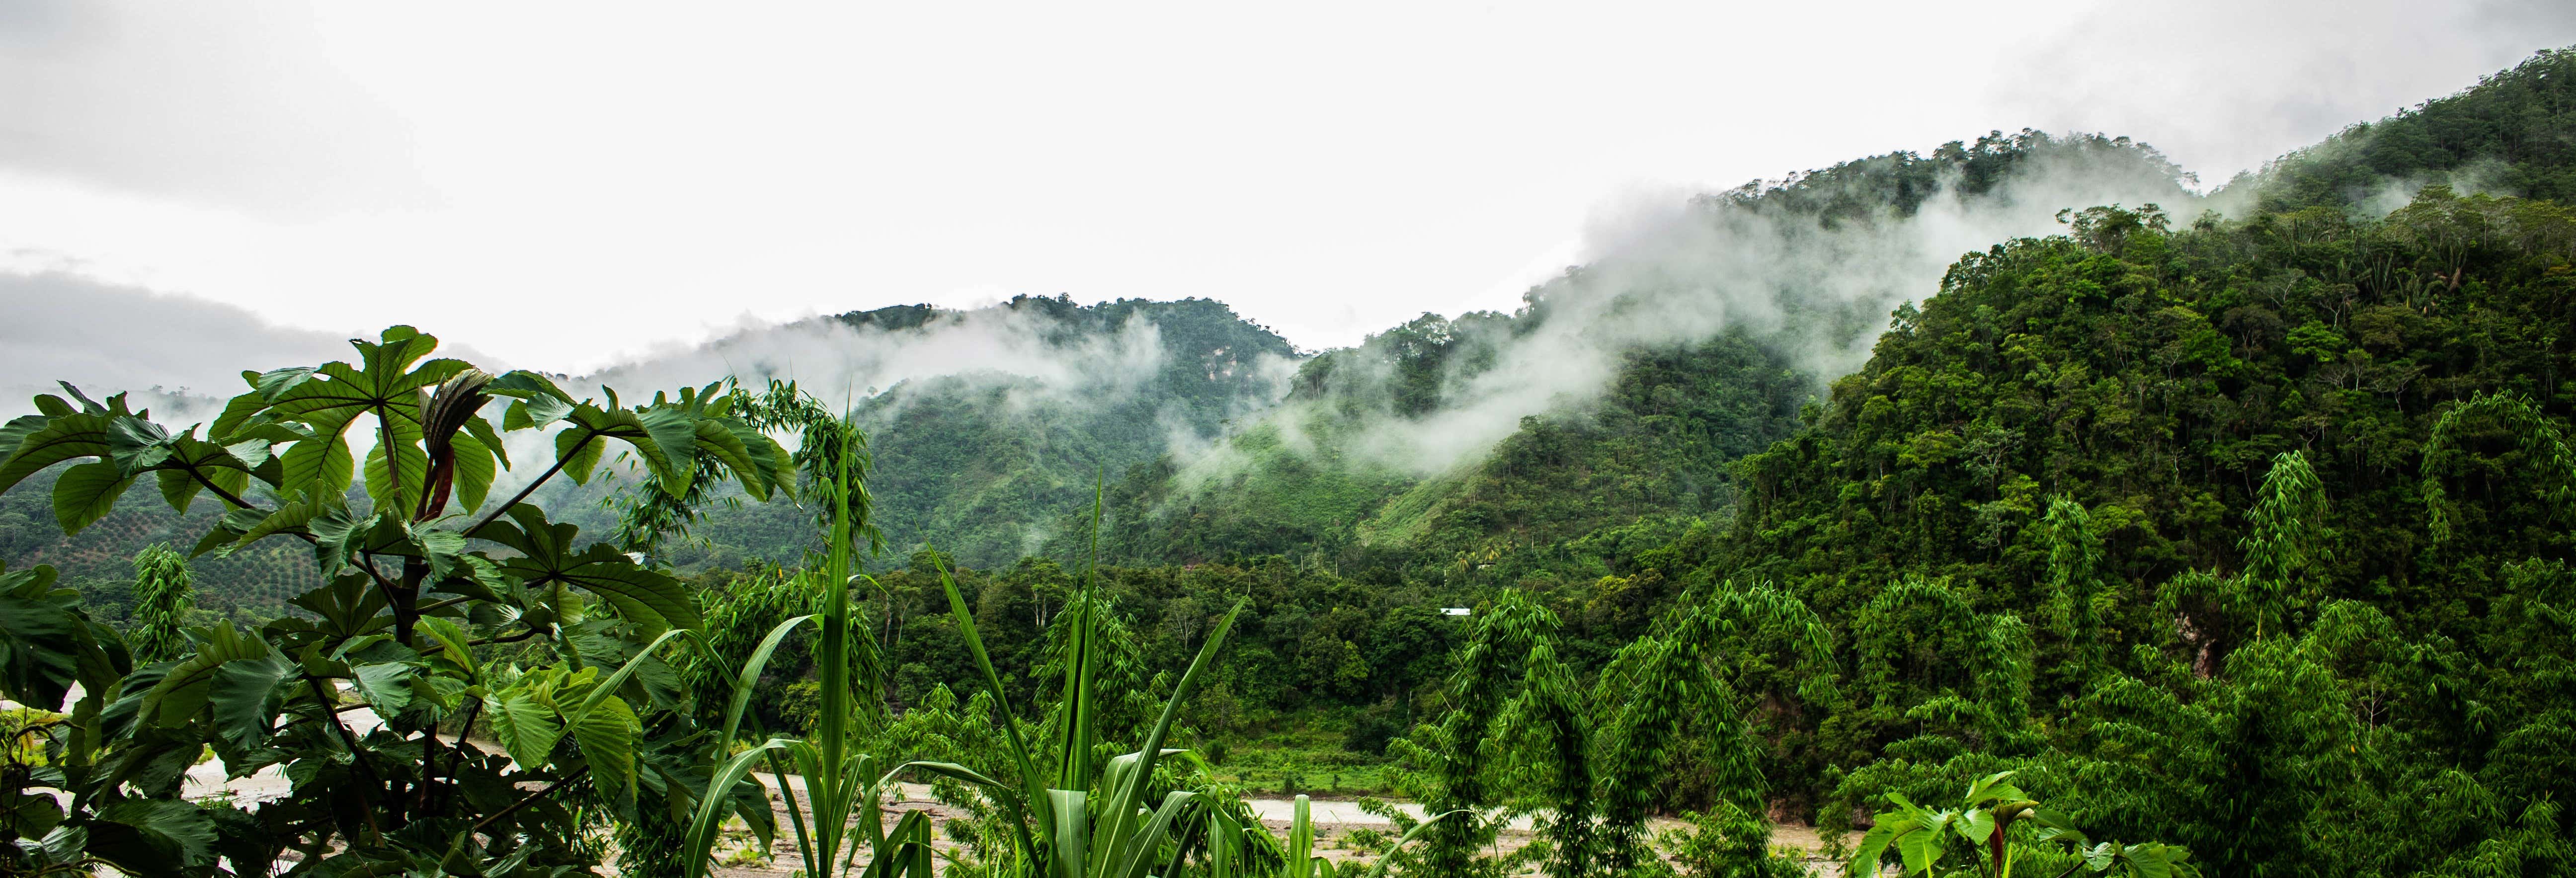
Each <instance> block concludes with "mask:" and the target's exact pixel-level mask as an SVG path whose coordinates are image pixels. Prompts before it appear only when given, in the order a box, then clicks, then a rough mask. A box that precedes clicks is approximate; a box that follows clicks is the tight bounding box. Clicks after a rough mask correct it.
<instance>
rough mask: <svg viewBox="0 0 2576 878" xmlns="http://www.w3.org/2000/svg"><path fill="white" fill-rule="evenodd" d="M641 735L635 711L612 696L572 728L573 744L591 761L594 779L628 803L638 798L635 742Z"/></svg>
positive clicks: (584, 715) (623, 701) (592, 707)
mask: <svg viewBox="0 0 2576 878" xmlns="http://www.w3.org/2000/svg"><path fill="white" fill-rule="evenodd" d="M642 735H643V728H642V726H641V725H640V724H638V723H637V721H636V719H635V709H634V708H631V707H628V706H626V699H623V698H618V697H616V696H613V695H612V696H609V697H608V698H604V699H601V700H600V702H599V703H598V704H596V705H592V706H591V708H590V709H589V710H588V711H586V712H584V714H583V715H582V717H581V718H580V719H578V720H575V721H574V722H573V724H572V739H573V743H574V744H577V745H579V746H580V747H581V757H582V758H583V759H586V760H589V761H590V775H591V777H593V778H596V779H597V780H598V782H599V784H600V786H601V787H602V788H603V789H605V790H606V791H607V792H608V793H609V794H610V795H612V796H616V797H618V798H621V799H625V800H628V801H632V800H633V799H634V796H635V741H636V739H637V738H638V737H641V736H642Z"/></svg>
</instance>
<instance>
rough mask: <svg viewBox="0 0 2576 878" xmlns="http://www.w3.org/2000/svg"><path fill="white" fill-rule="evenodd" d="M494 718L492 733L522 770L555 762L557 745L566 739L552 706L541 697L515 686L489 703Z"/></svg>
mask: <svg viewBox="0 0 2576 878" xmlns="http://www.w3.org/2000/svg"><path fill="white" fill-rule="evenodd" d="M485 709H486V710H488V711H489V712H490V716H491V717H492V732H493V734H494V735H496V736H498V737H499V738H500V739H501V749H502V751H503V752H506V753H508V754H510V759H511V761H513V762H517V763H519V767H520V768H524V769H535V768H539V767H542V766H544V765H545V764H546V761H547V760H548V759H550V758H552V754H553V753H554V752H555V742H556V741H559V740H562V739H563V723H562V722H560V721H558V720H557V719H556V718H555V709H554V707H553V706H552V705H549V704H547V703H546V702H545V701H543V700H541V699H539V698H538V697H537V693H536V692H534V691H532V690H531V689H529V688H525V687H518V686H514V687H512V688H510V689H507V690H504V691H503V692H501V693H500V694H499V695H495V696H493V697H492V698H491V699H490V700H489V701H487V702H486V703H485Z"/></svg>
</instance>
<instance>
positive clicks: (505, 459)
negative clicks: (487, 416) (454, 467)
mask: <svg viewBox="0 0 2576 878" xmlns="http://www.w3.org/2000/svg"><path fill="white" fill-rule="evenodd" d="M483 390H484V392H486V393H489V392H491V388H490V387H489V386H486V387H485V388H483ZM465 434H466V435H468V436H472V437H474V441H475V442H478V443H481V444H482V446H483V448H484V450H487V451H490V452H492V456H493V457H494V458H497V459H499V460H500V462H501V468H502V469H509V468H510V446H509V443H506V442H503V441H501V434H500V432H499V431H497V430H494V429H492V422H491V421H487V420H484V419H483V417H482V416H481V415H476V416H474V417H471V418H466V419H465Z"/></svg>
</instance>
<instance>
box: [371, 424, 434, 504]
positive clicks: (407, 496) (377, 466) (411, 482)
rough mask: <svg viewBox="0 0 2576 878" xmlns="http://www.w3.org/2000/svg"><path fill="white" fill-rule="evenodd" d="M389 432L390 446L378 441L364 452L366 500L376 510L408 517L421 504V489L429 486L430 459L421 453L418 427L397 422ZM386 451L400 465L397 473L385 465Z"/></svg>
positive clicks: (424, 453)
mask: <svg viewBox="0 0 2576 878" xmlns="http://www.w3.org/2000/svg"><path fill="white" fill-rule="evenodd" d="M391 433H392V436H393V443H392V444H391V445H387V444H386V443H385V442H383V441H378V442H377V443H376V444H375V447H373V448H369V449H367V466H366V472H367V497H368V499H370V500H373V501H375V503H376V508H378V509H392V510H399V511H400V512H401V513H402V515H403V517H405V518H409V517H410V516H411V514H412V510H413V509H414V508H415V507H418V506H419V505H420V496H421V489H422V486H424V485H427V484H428V483H429V457H428V456H427V453H426V452H423V451H421V450H420V425H418V424H406V423H404V422H402V421H396V422H394V424H393V429H392V430H391ZM379 438H380V440H381V437H379ZM388 448H390V449H392V451H393V453H394V457H395V459H396V460H397V461H399V462H400V463H401V467H400V471H399V472H397V471H395V470H394V469H390V468H388V467H386V466H385V452H386V450H387V449H388Z"/></svg>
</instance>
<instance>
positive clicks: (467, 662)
mask: <svg viewBox="0 0 2576 878" xmlns="http://www.w3.org/2000/svg"><path fill="white" fill-rule="evenodd" d="M414 630H417V631H418V632H420V633H422V634H425V635H428V636H429V639H431V640H435V641H437V642H438V653H439V656H440V657H441V658H444V659H446V660H448V661H449V662H452V663H454V664H455V665H456V667H457V669H458V670H461V671H464V672H465V676H466V677H467V678H468V679H474V678H476V677H478V676H480V675H479V674H478V673H477V671H476V668H475V662H474V647H473V646H472V645H471V644H472V638H470V637H468V636H467V635H466V633H465V629H464V628H463V627H462V626H459V625H457V624H456V623H455V622H451V621H448V620H446V619H442V618H439V617H437V616H428V617H424V618H422V619H421V620H420V622H419V624H418V625H417V626H416V628H415V629H414Z"/></svg>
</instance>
